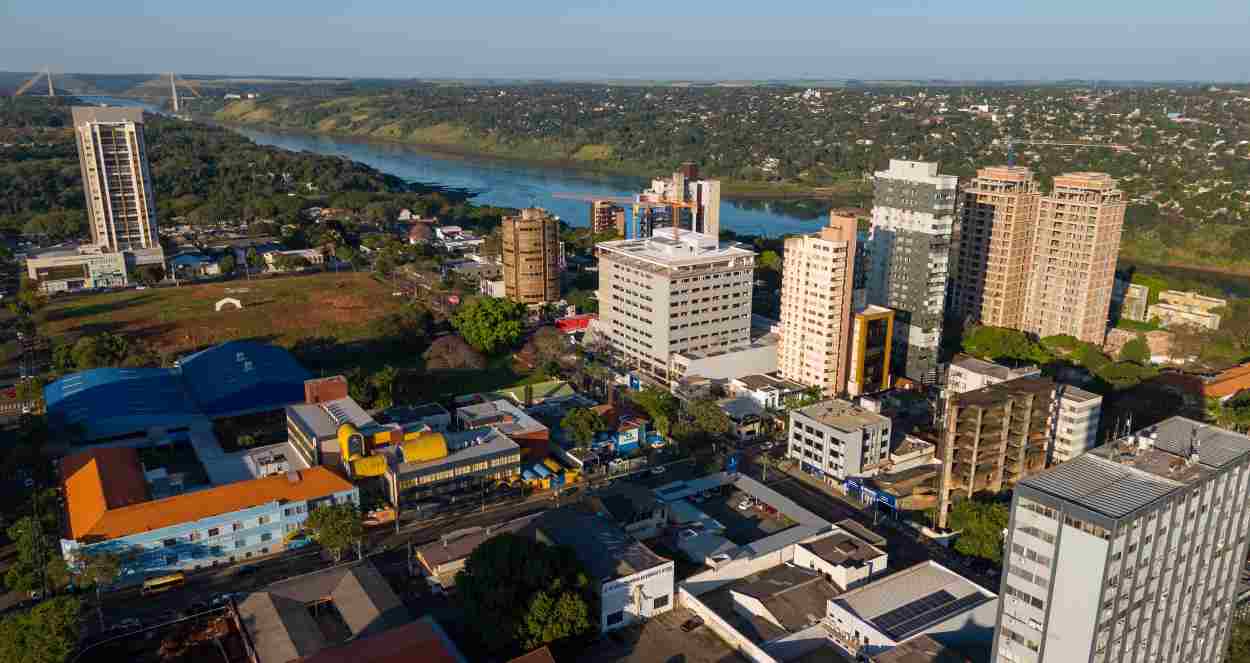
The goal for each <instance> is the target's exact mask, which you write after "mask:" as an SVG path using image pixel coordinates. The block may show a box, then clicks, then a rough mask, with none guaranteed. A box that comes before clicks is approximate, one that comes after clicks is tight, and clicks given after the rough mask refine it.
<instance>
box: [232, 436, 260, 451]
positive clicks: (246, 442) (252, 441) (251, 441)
mask: <svg viewBox="0 0 1250 663" xmlns="http://www.w3.org/2000/svg"><path fill="white" fill-rule="evenodd" d="M234 442H235V444H238V445H239V446H240V447H243V448H244V449H247V448H250V447H254V446H256V436H254V435H248V434H246V433H245V434H243V435H240V436H238V437H237V438H235V440H234Z"/></svg>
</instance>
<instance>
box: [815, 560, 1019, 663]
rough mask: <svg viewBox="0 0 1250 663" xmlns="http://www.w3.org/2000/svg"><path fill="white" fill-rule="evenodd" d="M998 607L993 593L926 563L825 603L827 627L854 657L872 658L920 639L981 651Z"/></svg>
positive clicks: (996, 614) (939, 565) (934, 564)
mask: <svg viewBox="0 0 1250 663" xmlns="http://www.w3.org/2000/svg"><path fill="white" fill-rule="evenodd" d="M998 605H999V601H998V597H997V596H995V595H994V594H993V593H992V592H990V591H988V590H985V589H982V588H981V587H980V586H978V585H977V584H976V583H974V582H972V581H971V580H966V579H964V578H963V577H961V576H960V575H958V574H957V573H955V572H954V571H951V570H950V569H947V568H946V567H944V566H942V565H941V564H938V563H937V562H932V561H929V562H922V563H920V564H917V565H915V566H913V567H911V568H908V569H906V570H903V571H900V572H898V573H895V574H893V575H891V576H887V577H885V578H882V579H880V580H878V581H876V582H872V583H869V584H867V585H864V586H862V587H859V588H858V589H852V590H851V591H849V592H847V593H845V594H842V595H841V596H838V597H837V598H834V599H832V600H830V601H829V614H828V618H827V624H828V626H829V628H830V630H831V632H832V633H833V637H834V639H835V640H836V641H837V642H838V643H839V644H840V645H842V646H843V647H845V648H846V649H847V650H848V651H849V652H850V653H851V654H852V655H856V656H858V655H860V654H863V655H865V656H877V655H880V654H882V653H885V652H886V651H889V650H891V649H893V648H895V647H897V646H898V645H900V644H903V643H906V642H907V641H909V640H911V639H913V638H917V637H920V636H925V635H927V636H929V637H931V638H933V639H934V640H937V641H938V642H940V643H942V644H943V645H946V646H948V647H953V648H956V649H967V650H972V651H977V650H981V651H983V650H984V647H985V645H986V644H988V643H987V640H988V639H989V638H988V634H989V629H991V628H993V624H994V623H995V620H996V618H997V616H998Z"/></svg>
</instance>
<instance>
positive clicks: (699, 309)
mask: <svg viewBox="0 0 1250 663" xmlns="http://www.w3.org/2000/svg"><path fill="white" fill-rule="evenodd" d="M597 250H598V253H599V325H598V329H599V330H601V331H602V332H603V334H604V337H606V340H607V342H608V343H609V345H610V346H611V348H612V350H613V352H614V353H615V354H616V355H617V358H618V360H619V361H621V362H622V363H623V364H625V365H626V366H629V367H631V368H636V369H639V370H640V371H642V372H643V373H645V374H647V375H650V376H651V377H654V378H656V379H659V380H662V381H667V380H669V379H670V378H671V377H672V367H671V366H670V362H671V360H672V356H673V354H675V353H681V354H683V355H686V356H694V355H695V354H696V353H700V354H701V355H711V354H714V353H717V352H724V351H729V350H732V349H734V348H746V347H749V346H750V345H751V292H752V283H753V274H754V268H755V252H754V251H751V250H750V249H747V248H745V247H743V246H741V245H738V244H732V243H729V242H721V241H719V240H717V239H716V238H715V237H710V236H707V235H703V234H700V233H697V232H693V231H690V230H681V229H675V228H663V229H659V230H657V231H656V232H655V234H654V235H653V236H651V237H648V238H645V239H627V240H618V241H613V242H602V243H600V244H598V245H597ZM748 372H757V371H755V370H752V371H748Z"/></svg>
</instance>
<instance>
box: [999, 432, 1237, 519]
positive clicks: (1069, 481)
mask: <svg viewBox="0 0 1250 663" xmlns="http://www.w3.org/2000/svg"><path fill="white" fill-rule="evenodd" d="M1248 453H1250V437H1246V436H1245V435H1240V434H1237V433H1233V432H1231V431H1227V430H1224V429H1221V428H1217V427H1215V426H1210V425H1207V424H1203V423H1201V422H1197V421H1193V420H1192V419H1186V418H1184V417H1171V418H1170V419H1166V420H1164V421H1162V422H1160V423H1159V424H1156V425H1154V426H1150V427H1148V428H1145V429H1142V430H1141V431H1139V432H1138V433H1137V434H1135V435H1133V436H1130V437H1128V438H1125V439H1124V440H1120V441H1117V442H1113V443H1111V444H1107V445H1103V446H1101V447H1098V448H1097V449H1093V450H1091V451H1090V452H1088V453H1085V454H1082V455H1080V456H1077V457H1076V458H1074V459H1072V460H1070V461H1068V462H1066V463H1062V464H1060V465H1058V466H1056V467H1052V468H1050V469H1048V470H1046V471H1044V472H1041V473H1038V474H1036V475H1033V476H1031V477H1028V478H1026V479H1025V480H1024V481H1022V482H1021V485H1023V486H1027V487H1029V488H1033V489H1035V490H1038V491H1041V492H1043V493H1046V494H1049V495H1052V496H1054V497H1057V498H1059V499H1062V500H1065V501H1068V502H1071V503H1073V504H1075V505H1078V506H1081V507H1084V508H1086V509H1089V510H1091V511H1094V512H1097V513H1101V514H1104V515H1107V516H1110V517H1112V518H1121V517H1124V516H1127V515H1129V514H1131V513H1132V512H1134V511H1136V510H1138V509H1141V508H1143V507H1146V506H1148V505H1150V504H1151V503H1153V502H1155V501H1156V500H1159V499H1162V498H1164V497H1166V496H1167V495H1168V494H1169V493H1172V492H1173V491H1175V490H1178V489H1180V488H1183V487H1184V486H1186V485H1188V484H1191V483H1193V482H1195V481H1198V480H1200V479H1203V478H1205V477H1207V476H1209V475H1210V473H1211V472H1214V471H1217V470H1219V469H1220V468H1222V467H1224V466H1226V465H1228V464H1230V463H1233V462H1236V461H1237V460H1239V459H1240V458H1242V457H1243V456H1245V455H1246V454H1248Z"/></svg>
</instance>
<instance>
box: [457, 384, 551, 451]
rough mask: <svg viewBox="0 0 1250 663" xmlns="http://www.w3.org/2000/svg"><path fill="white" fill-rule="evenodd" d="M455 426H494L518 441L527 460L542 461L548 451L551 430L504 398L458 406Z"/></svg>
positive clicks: (463, 427)
mask: <svg viewBox="0 0 1250 663" xmlns="http://www.w3.org/2000/svg"><path fill="white" fill-rule="evenodd" d="M456 427H457V428H458V429H460V430H475V429H479V428H486V427H492V428H496V429H498V430H499V432H501V433H503V434H504V435H507V436H508V437H509V438H511V439H512V441H513V442H516V443H517V444H519V445H521V453H522V454H523V455H524V457H525V459H526V460H527V461H529V462H537V461H541V460H542V459H544V458H546V457H547V455H548V454H549V453H551V444H550V443H551V431H550V430H548V429H547V427H546V426H544V425H542V423H540V422H539V421H538V420H537V419H535V418H534V417H531V416H530V415H528V414H526V412H525V411H524V410H522V409H521V408H519V407H517V406H516V405H513V404H512V402H511V401H507V400H504V399H495V400H489V401H484V402H481V403H474V404H471V405H464V406H461V407H459V408H457V409H456Z"/></svg>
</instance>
